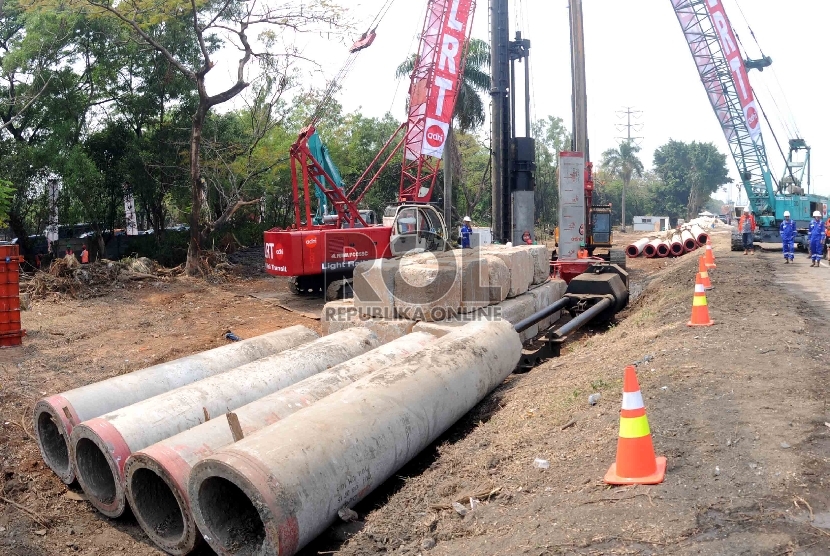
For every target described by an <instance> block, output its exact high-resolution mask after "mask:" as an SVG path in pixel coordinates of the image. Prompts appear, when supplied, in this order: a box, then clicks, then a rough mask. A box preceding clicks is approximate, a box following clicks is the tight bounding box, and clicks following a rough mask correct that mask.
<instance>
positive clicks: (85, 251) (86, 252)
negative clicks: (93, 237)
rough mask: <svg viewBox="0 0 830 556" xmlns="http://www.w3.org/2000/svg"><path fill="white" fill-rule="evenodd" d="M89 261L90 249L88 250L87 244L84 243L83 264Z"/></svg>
mask: <svg viewBox="0 0 830 556" xmlns="http://www.w3.org/2000/svg"><path fill="white" fill-rule="evenodd" d="M87 263H89V251H87V250H86V245H84V250H83V251H81V264H87Z"/></svg>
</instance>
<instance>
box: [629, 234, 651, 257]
mask: <svg viewBox="0 0 830 556" xmlns="http://www.w3.org/2000/svg"><path fill="white" fill-rule="evenodd" d="M648 244H649V239H648V238H647V237H644V238H643V239H638V240H637V241H635V242H634V243H632V244H631V245H629V246H628V247H626V248H625V254H626V255H628V256H629V257H630V258H632V259H633V258H635V257H639V256H640V253H642V252H643V249H645V247H646V245H648ZM652 256H653V255H652Z"/></svg>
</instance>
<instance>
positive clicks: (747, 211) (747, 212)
mask: <svg viewBox="0 0 830 556" xmlns="http://www.w3.org/2000/svg"><path fill="white" fill-rule="evenodd" d="M744 212H745V213H746V214H749V213H750V212H752V209H750V208H749V207H744Z"/></svg>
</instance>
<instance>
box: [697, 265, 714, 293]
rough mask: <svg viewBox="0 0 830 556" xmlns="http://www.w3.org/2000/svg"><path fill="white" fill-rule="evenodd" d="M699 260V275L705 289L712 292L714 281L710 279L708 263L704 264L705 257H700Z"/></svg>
mask: <svg viewBox="0 0 830 556" xmlns="http://www.w3.org/2000/svg"><path fill="white" fill-rule="evenodd" d="M697 260H698V261H699V263H698V265H697V274H698V277H699V278H700V281H701V283H702V284H703V288H704V289H707V290H711V289H712V281H711V280H710V279H709V270H708V269H707V268H706V263H705V262H704V260H703V257H698V259H697ZM695 282H697V280H695Z"/></svg>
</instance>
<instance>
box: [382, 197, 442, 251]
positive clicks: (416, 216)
mask: <svg viewBox="0 0 830 556" xmlns="http://www.w3.org/2000/svg"><path fill="white" fill-rule="evenodd" d="M383 224H384V226H390V227H391V228H392V237H391V239H390V242H389V248H390V250H391V252H392V255H393V256H396V257H397V256H400V255H403V254H405V253H408V252H410V251H413V250H418V251H444V250H446V248H447V238H448V234H447V226H446V224H445V223H444V218H443V217H442V216H441V213H439V212H438V211H437V210H436V209H435V207H433V206H432V205H421V204H403V205H398V206H389V207H387V208H386V211H385V212H384V215H383Z"/></svg>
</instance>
